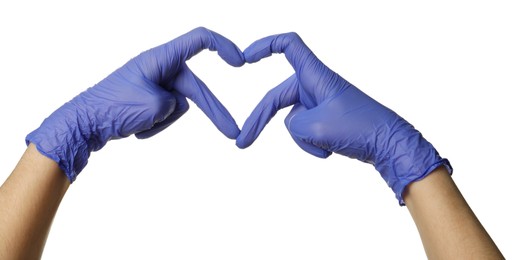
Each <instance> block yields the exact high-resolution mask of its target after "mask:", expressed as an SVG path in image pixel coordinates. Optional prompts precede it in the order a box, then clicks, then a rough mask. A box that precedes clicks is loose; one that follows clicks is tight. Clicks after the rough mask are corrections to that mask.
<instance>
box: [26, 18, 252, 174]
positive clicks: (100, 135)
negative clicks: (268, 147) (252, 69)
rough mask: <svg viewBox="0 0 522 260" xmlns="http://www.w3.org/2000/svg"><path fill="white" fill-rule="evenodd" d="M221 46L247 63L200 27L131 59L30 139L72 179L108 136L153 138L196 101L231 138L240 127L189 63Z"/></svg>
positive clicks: (232, 58) (235, 60)
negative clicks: (205, 52)
mask: <svg viewBox="0 0 522 260" xmlns="http://www.w3.org/2000/svg"><path fill="white" fill-rule="evenodd" d="M206 48H208V49H210V50H213V51H214V50H217V52H218V54H219V56H221V58H223V60H225V61H226V62H227V63H229V64H230V65H232V66H241V65H243V64H244V58H243V53H242V52H241V51H240V50H239V48H237V46H236V45H234V44H233V43H232V42H231V41H230V40H228V39H226V38H225V37H223V36H221V35H219V34H217V33H215V32H212V31H210V30H208V29H205V28H196V29H194V30H192V31H190V32H189V33H187V34H184V35H182V36H180V37H178V38H176V39H174V40H172V41H170V42H168V43H165V44H163V45H160V46H158V47H156V48H153V49H150V50H148V51H145V52H143V53H141V54H140V55H138V56H137V57H135V58H133V59H131V60H130V61H128V62H127V63H126V64H125V65H124V66H123V67H121V68H119V69H117V70H116V71H114V72H113V73H112V74H110V75H109V76H108V77H107V78H105V79H103V80H102V81H101V82H99V83H98V84H96V85H95V86H93V87H91V88H89V89H87V90H86V91H84V92H82V93H81V94H79V95H78V96H76V97H75V98H73V99H72V100H71V101H69V102H67V103H65V104H64V105H63V106H62V107H60V108H59V109H58V110H56V111H55V112H53V113H52V114H51V115H50V116H49V117H48V118H47V119H45V120H44V121H43V123H42V125H41V126H40V127H39V128H38V129H36V130H35V131H33V132H31V133H30V134H29V135H28V136H27V138H26V142H27V144H29V143H34V144H35V145H36V147H37V149H38V150H39V151H40V152H41V153H43V154H44V155H46V156H47V157H49V158H51V159H52V160H54V161H56V162H57V163H58V164H59V165H60V167H61V168H62V169H63V170H64V172H65V173H66V175H67V177H68V178H69V180H70V182H73V181H74V180H75V179H76V176H77V175H78V174H79V173H80V172H81V171H82V169H83V168H84V167H85V165H86V164H87V160H88V158H89V155H90V153H91V151H97V150H99V149H101V148H102V147H103V146H104V145H105V144H106V143H107V142H108V141H109V140H111V139H119V138H123V137H127V136H129V135H132V134H135V135H136V137H137V138H148V137H150V136H153V135H155V134H156V133H158V132H160V131H162V130H163V129H165V128H167V127H168V126H169V125H170V124H172V123H173V122H174V121H176V120H177V119H178V118H180V117H181V116H182V115H183V114H184V113H185V112H186V111H187V110H188V108H189V104H188V102H187V100H186V97H188V98H189V99H191V100H192V101H193V102H194V103H195V104H196V105H197V106H198V107H199V108H200V109H201V110H203V112H204V113H205V114H206V115H207V116H208V117H209V118H210V120H211V121H212V122H213V123H214V124H215V125H216V127H217V128H218V129H219V130H220V131H221V132H222V133H223V134H225V135H226V136H227V137H228V138H236V137H237V135H238V134H239V128H238V127H237V124H236V122H235V121H234V119H233V118H232V116H231V115H230V113H229V112H228V111H227V109H226V108H225V107H224V106H223V105H222V104H221V103H220V102H219V100H218V99H217V98H216V97H215V96H214V95H213V94H212V92H211V91H210V90H209V89H208V88H207V86H206V85H205V84H204V83H203V82H202V81H201V80H200V79H199V78H198V77H196V75H194V74H193V73H192V71H190V69H189V68H188V67H187V65H186V64H185V61H186V60H188V59H190V58H191V57H192V56H193V55H195V54H197V53H199V52H200V51H201V50H203V49H206Z"/></svg>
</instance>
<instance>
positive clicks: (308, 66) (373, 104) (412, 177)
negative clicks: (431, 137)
mask: <svg viewBox="0 0 522 260" xmlns="http://www.w3.org/2000/svg"><path fill="white" fill-rule="evenodd" d="M272 53H285V55H286V58H287V59H288V61H289V62H290V64H291V65H292V67H293V68H294V70H295V72H296V73H295V74H294V75H292V76H291V77H290V78H288V79H287V80H285V81H284V82H283V83H281V84H280V85H279V86H277V87H275V88H274V89H272V90H270V91H269V92H268V93H267V94H266V96H265V97H264V98H263V99H262V100H261V102H260V103H259V104H258V105H257V107H256V108H255V109H254V111H253V112H252V114H251V115H250V116H249V117H248V119H247V120H246V122H245V124H244V125H243V128H242V130H241V133H240V135H239V136H238V138H237V140H236V144H237V146H238V147H240V148H245V147H248V146H249V145H251V144H252V143H253V142H254V140H255V139H256V138H257V137H258V135H259V134H260V133H261V131H262V130H263V128H264V127H265V125H266V124H267V123H268V122H269V121H270V119H271V118H272V117H273V116H274V115H275V114H276V112H277V110H279V109H281V108H284V107H287V106H290V105H294V106H293V108H292V110H291V112H290V113H289V115H288V116H287V117H286V120H285V123H286V126H287V128H288V131H289V132H290V135H291V136H292V138H293V139H294V140H295V142H296V143H297V144H298V145H299V146H300V147H301V148H302V149H303V150H305V151H306V152H308V153H311V154H313V155H315V156H318V157H321V158H326V157H328V156H329V155H330V154H331V153H332V152H335V153H339V154H342V155H345V156H348V157H350V158H356V159H358V160H361V161H363V162H367V163H371V164H373V165H374V166H375V168H376V169H377V171H379V173H380V174H381V176H382V177H383V178H384V180H385V181H386V183H387V184H388V186H389V187H390V188H392V190H393V191H394V192H395V195H396V197H397V199H398V200H399V203H400V205H404V200H403V198H402V193H403V191H404V189H405V188H406V186H407V185H408V184H409V183H411V182H414V181H418V180H420V179H422V178H424V177H425V176H427V175H428V174H429V173H430V172H431V171H433V170H434V169H435V168H437V167H438V166H440V165H445V166H446V167H447V168H448V171H449V172H450V173H451V171H452V169H451V166H450V164H449V162H448V161H447V160H446V159H442V158H441V157H440V156H439V154H438V153H437V151H436V150H435V148H434V147H433V146H432V145H431V144H430V143H429V142H428V141H427V140H426V139H424V138H423V137H422V135H421V133H420V132H419V131H417V130H416V129H415V128H414V127H413V126H412V125H411V124H409V123H408V122H407V121H406V120H404V119H403V118H402V117H400V116H399V115H397V114H396V113H395V112H393V111H392V110H390V109H388V108H386V107H385V106H383V105H381V104H379V103H378V102H377V101H375V100H373V99H372V98H371V97H369V96H368V95H366V94H364V93H363V92H362V91H360V90H359V89H357V88H356V87H355V86H353V85H352V84H350V83H349V82H348V81H346V80H345V79H343V78H342V77H341V76H339V75H338V74H336V73H335V72H333V71H332V70H330V69H329V68H328V67H327V66H325V65H324V64H323V63H322V62H321V61H320V60H319V59H318V58H317V57H316V56H315V55H314V54H313V53H312V51H311V50H310V49H309V48H308V47H307V46H306V45H305V44H304V42H303V41H302V40H301V38H300V37H299V36H298V35H297V34H295V33H287V34H281V35H273V36H269V37H266V38H263V39H261V40H258V41H256V42H254V43H253V44H252V45H250V46H249V47H248V48H247V49H246V50H245V51H244V56H245V60H246V62H248V63H254V62H257V61H259V60H260V59H262V58H264V57H268V56H270V55H271V54H272Z"/></svg>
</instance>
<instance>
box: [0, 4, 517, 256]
mask: <svg viewBox="0 0 522 260" xmlns="http://www.w3.org/2000/svg"><path fill="white" fill-rule="evenodd" d="M305 2H306V1H295V2H292V1H266V0H265V1H259V2H252V3H248V2H246V1H237V2H232V1H168V2H167V1H165V2H159V1H142V3H135V2H130V1H121V2H112V3H108V1H88V2H85V3H82V4H76V3H71V1H63V2H58V1H9V2H8V3H7V2H6V1H3V2H2V3H1V4H0V38H1V40H0V122H1V123H0V125H1V128H0V181H1V182H3V180H5V178H7V176H8V175H9V174H10V172H11V170H12V169H13V167H14V166H15V164H16V162H17V161H18V159H19V157H20V156H21V154H22V153H23V151H24V149H25V144H24V138H25V135H26V134H27V133H28V132H30V131H31V130H33V129H35V128H36V127H38V125H39V124H40V123H41V121H42V120H43V119H44V118H45V117H46V116H48V115H49V114H50V113H51V112H52V111H54V110H55V109H56V108H58V107H59V106H60V105H61V104H63V103H64V102H66V101H68V100H69V99H71V98H72V97H73V96H75V95H76V94H78V93H79V92H81V91H83V90H84V89H86V88H88V87H90V86H92V85H94V84H95V83H97V82H98V81H100V80H101V79H102V78H104V77H105V76H106V75H108V74H109V73H111V72H112V71H114V70H115V69H116V68H118V67H120V66H121V65H123V64H124V63H125V62H126V61H127V60H129V59H130V58H132V57H134V56H135V55H137V54H139V53H140V52H142V51H144V50H146V49H149V48H152V47H154V46H157V45H159V44H162V43H164V42H166V41H169V40H171V39H173V38H175V37H177V36H179V35H181V34H183V33H186V32H188V31H189V30H191V29H193V28H195V27H197V26H205V27H207V28H209V29H212V30H214V31H216V32H219V33H220V34H222V35H224V36H226V37H228V38H229V39H231V40H232V41H234V42H235V43H236V44H237V45H238V46H239V47H240V48H241V49H244V48H246V47H247V46H248V45H249V44H250V43H251V42H253V41H254V40H256V39H258V38H261V37H264V36H268V35H271V34H276V33H283V32H289V31H295V32H297V33H299V34H300V35H301V37H302V38H303V39H304V41H305V42H306V43H307V44H308V46H309V47H310V48H311V49H312V50H313V51H314V52H315V53H316V55H317V56H318V57H319V58H320V59H321V60H322V61H323V62H324V63H325V64H327V65H328V66H329V67H330V68H332V69H333V70H334V71H336V72H338V73H339V74H341V75H342V76H343V77H345V78H346V79H348V80H349V81H350V82H351V83H353V84H354V85H356V86H358V87H359V88H360V89H362V90H363V91H365V92H366V93H367V94H369V95H370V96H372V97H374V98H375V99H377V100H379V101H380V102H381V103H383V104H385V105H386V106H388V107H390V108H392V109H393V110H395V111H396V112H397V113H399V114H400V115H402V116H403V117H404V118H406V119H407V120H408V121H409V122H411V123H412V124H413V125H414V126H415V127H416V128H417V129H419V130H420V131H421V132H422V133H423V134H424V136H425V137H426V138H427V139H428V140H429V141H430V142H432V143H433V144H434V145H435V147H436V148H437V149H438V150H439V152H440V153H441V155H442V156H444V157H447V158H449V159H450V161H451V163H452V164H453V166H454V168H455V172H454V180H455V181H456V183H457V184H458V186H459V187H460V189H461V191H462V192H463V194H464V196H465V197H466V198H467V200H468V202H469V203H470V205H471V207H472V208H473V210H474V211H475V213H476V214H477V215H478V217H479V219H480V220H481V222H482V223H483V225H484V226H485V227H486V229H487V230H488V232H489V233H490V235H491V236H492V237H493V239H494V240H495V242H496V243H497V245H498V246H499V247H500V249H501V250H502V251H503V253H504V254H505V256H506V257H507V258H509V259H521V258H522V252H521V250H520V234H521V233H522V228H521V224H520V219H522V215H521V213H520V212H521V207H520V199H521V198H522V191H521V190H522V189H521V188H520V185H521V181H522V177H521V174H522V172H521V169H520V157H521V155H522V154H521V152H520V151H521V150H520V147H521V145H522V142H521V137H520V133H522V129H521V127H520V125H521V122H520V112H521V111H522V105H521V101H520V99H521V95H520V94H519V93H520V87H521V86H522V79H521V71H522V65H521V60H522V51H521V49H522V48H521V47H520V46H522V40H521V33H520V32H521V31H522V30H521V24H522V18H521V17H522V16H521V15H520V13H521V11H522V10H521V9H520V8H518V7H517V6H516V5H515V4H514V3H513V4H511V3H508V2H505V1H494V3H493V2H492V3H488V4H483V3H478V2H477V1H473V2H472V1H470V2H469V3H466V2H460V1H437V2H434V3H429V4H428V3H423V4H420V3H418V2H419V1H399V2H398V1H382V2H376V1H364V2H363V1H360V2H361V3H359V4H352V3H347V2H346V1H327V0H323V1H318V2H313V3H305ZM513 2H515V1H513ZM340 3H343V4H342V5H341V4H340ZM189 66H190V67H191V68H192V69H193V70H194V71H195V73H196V74H197V75H198V76H199V77H200V78H201V79H202V80H203V81H205V82H206V83H207V85H208V86H209V87H210V88H211V89H212V90H213V91H214V93H215V94H216V95H217V96H218V97H219V98H220V99H221V101H222V102H223V103H224V104H225V105H226V106H227V107H228V108H229V110H230V112H231V113H232V115H234V117H235V118H236V120H237V122H238V124H239V125H240V126H241V125H242V124H243V122H244V120H245V119H246V117H247V116H248V114H249V113H250V111H251V109H252V108H253V107H254V106H255V104H256V103H257V102H258V101H259V100H260V99H261V98H262V96H263V95H264V93H266V91H268V90H269V89H270V88H271V87H273V86H275V85H276V84H278V83H279V82H281V81H282V80H284V79H285V78H286V77H288V76H289V75H291V74H292V70H291V68H290V66H289V65H288V64H287V63H286V60H285V59H284V57H283V56H282V55H274V56H273V57H271V58H269V59H266V60H263V61H261V62H259V63H257V64H252V65H245V66H243V67H241V68H232V67H229V66H228V65H226V63H224V62H223V61H221V60H220V59H219V58H218V56H217V55H216V53H213V52H209V51H203V52H202V53H201V54H200V55H198V56H196V57H194V58H193V59H192V60H191V61H189ZM287 112H288V110H287V109H285V110H282V111H281V112H280V113H279V114H277V116H276V117H275V118H274V119H273V120H272V121H271V123H270V124H269V125H268V126H267V127H266V129H265V131H264V132H263V133H262V134H261V136H260V138H259V139H258V141H257V142H256V143H254V145H252V146H251V147H250V148H248V149H245V150H240V149H238V148H236V146H235V144H234V141H233V140H229V139H227V138H226V137H224V136H223V135H222V134H221V133H220V132H219V131H218V130H217V129H216V128H215V127H214V126H213V125H212V124H211V122H210V121H209V120H208V119H207V118H206V117H205V116H204V114H203V113H202V112H201V111H200V110H199V109H198V108H197V107H196V106H195V105H193V104H192V107H191V109H190V110H189V112H188V113H187V114H186V115H185V116H184V117H183V118H181V119H180V120H179V121H178V122H177V123H175V124H174V125H172V126H171V127H170V128H169V129H167V130H165V131H164V132H162V133H160V134H159V135H157V136H155V137H154V138H151V139H148V140H137V139H136V138H134V137H130V138H127V139H124V140H118V141H111V142H109V143H108V144H107V146H106V147H105V148H103V149H102V150H101V151H99V152H96V153H93V154H92V156H91V158H90V161H89V165H88V166H87V167H86V168H85V170H84V171H83V172H82V173H81V174H80V176H79V177H78V179H77V181H76V182H75V183H74V184H73V185H72V186H71V188H70V189H69V191H68V193H67V195H66V196H65V198H64V200H63V203H62V205H61V207H60V209H59V211H58V214H57V216H56V218H55V221H54V224H53V228H52V230H51V233H50V235H49V239H48V242H47V247H46V250H45V252H44V257H43V258H44V259H347V258H351V259H398V258H402V259H422V258H424V257H425V254H424V251H423V248H422V244H421V242H420V239H419V237H418V234H417V231H416V228H415V225H414V223H413V221H412V220H411V217H410V216H409V213H408V211H407V209H406V208H405V207H399V206H398V204H397V201H396V200H395V198H394V195H393V193H392V192H391V190H390V189H389V188H388V187H387V186H386V184H385V182H384V181H383V180H382V179H381V178H380V176H379V174H378V173H377V172H376V171H375V170H374V169H373V168H372V167H371V166H369V165H366V164H363V163H360V162H358V161H355V160H351V159H348V158H345V157H342V156H339V155H333V156H331V157H330V158H328V159H326V160H323V159H318V158H314V157H312V156H310V155H308V154H306V153H305V152H303V151H301V150H300V149H299V148H298V147H297V145H295V144H294V143H293V141H292V140H291V138H290V136H289V135H288V133H287V132H286V129H285V127H284V123H283V119H284V116H285V115H286V113H287Z"/></svg>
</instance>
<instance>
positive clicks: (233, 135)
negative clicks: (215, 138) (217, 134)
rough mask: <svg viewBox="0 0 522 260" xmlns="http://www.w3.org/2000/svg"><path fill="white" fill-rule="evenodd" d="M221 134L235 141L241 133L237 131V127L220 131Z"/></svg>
mask: <svg viewBox="0 0 522 260" xmlns="http://www.w3.org/2000/svg"><path fill="white" fill-rule="evenodd" d="M221 132H222V133H223V134H224V135H225V136H226V137H228V138H229V139H233V140H234V139H236V138H237V137H238V136H239V134H240V133H241V131H240V130H239V127H238V126H237V125H236V126H232V127H229V128H226V129H221Z"/></svg>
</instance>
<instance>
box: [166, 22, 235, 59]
mask: <svg viewBox="0 0 522 260" xmlns="http://www.w3.org/2000/svg"><path fill="white" fill-rule="evenodd" d="M166 47H167V49H168V51H170V52H174V54H177V55H178V58H179V60H182V61H186V60H188V59H190V58H191V57H192V56H194V55H196V54H198V53H199V52H200V51H202V50H204V49H209V50H211V51H216V50H217V52H218V55H219V56H220V57H221V58H222V59H223V60H224V61H226V62H227V63H228V64H230V65H232V66H234V67H239V66H241V65H243V64H244V63H245V60H244V58H243V53H242V52H241V50H240V49H239V48H238V47H237V46H236V45H235V44H234V43H233V42H232V41H230V40H229V39H227V38H225V37H223V36H222V35H221V34H219V33H216V32H214V31H211V30H209V29H207V28H204V27H198V28H196V29H194V30H192V31H190V32H188V33H186V34H184V35H182V36H180V37H178V38H176V39H174V40H173V41H171V42H169V43H167V45H166Z"/></svg>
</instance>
